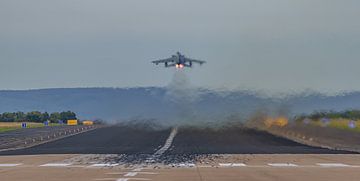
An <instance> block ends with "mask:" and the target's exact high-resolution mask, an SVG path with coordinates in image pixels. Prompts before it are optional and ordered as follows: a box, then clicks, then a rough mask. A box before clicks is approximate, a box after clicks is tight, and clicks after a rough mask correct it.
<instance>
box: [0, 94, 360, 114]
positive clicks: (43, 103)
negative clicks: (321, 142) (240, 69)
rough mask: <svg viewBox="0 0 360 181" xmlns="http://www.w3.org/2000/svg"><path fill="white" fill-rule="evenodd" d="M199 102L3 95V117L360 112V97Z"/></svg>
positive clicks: (216, 97)
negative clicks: (11, 114)
mask: <svg viewBox="0 0 360 181" xmlns="http://www.w3.org/2000/svg"><path fill="white" fill-rule="evenodd" d="M185 94H186V93H185ZM170 96H171V95H170ZM172 96H173V95H172ZM195 97H196V99H194V100H190V101H189V100H187V101H180V102H176V101H175V102H174V100H172V99H171V97H169V94H168V91H167V89H165V88H159V87H145V88H61V89H40V90H21V91H0V102H1V104H0V112H6V111H11V112H13V111H25V112H27V111H33V110H39V111H48V112H55V111H66V110H71V111H74V112H76V113H77V114H78V115H79V117H80V118H82V119H86V118H88V119H94V118H100V119H104V120H113V121H114V120H126V119H134V118H149V119H151V118H156V119H175V118H176V117H193V116H197V117H202V118H203V119H212V118H219V119H220V117H227V116H232V115H236V116H237V115H240V116H248V115H249V114H251V113H253V112H255V111H258V110H267V111H269V112H275V113H277V112H285V113H286V114H297V113H309V112H313V111H314V110H336V111H339V110H344V109H351V108H355V109H360V92H353V93H347V94H344V95H338V96H324V95H321V94H317V93H313V94H306V95H305V94H304V95H294V96H291V97H287V98H282V99H279V98H278V99H273V98H266V97H261V96H258V95H257V94H254V93H252V92H249V91H232V92H221V93H220V92H215V91H211V90H198V94H196V96H195ZM180 99H181V96H180Z"/></svg>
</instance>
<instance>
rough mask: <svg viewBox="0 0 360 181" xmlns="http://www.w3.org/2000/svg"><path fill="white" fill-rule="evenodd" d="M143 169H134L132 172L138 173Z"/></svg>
mask: <svg viewBox="0 0 360 181" xmlns="http://www.w3.org/2000/svg"><path fill="white" fill-rule="evenodd" d="M142 169H143V168H135V169H134V170H132V171H133V172H140V171H141V170H142Z"/></svg>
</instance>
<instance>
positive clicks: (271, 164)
mask: <svg viewBox="0 0 360 181" xmlns="http://www.w3.org/2000/svg"><path fill="white" fill-rule="evenodd" d="M268 165H269V166H273V167H297V166H298V165H296V164H293V163H268Z"/></svg>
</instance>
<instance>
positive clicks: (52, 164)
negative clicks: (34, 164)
mask: <svg viewBox="0 0 360 181" xmlns="http://www.w3.org/2000/svg"><path fill="white" fill-rule="evenodd" d="M70 165H72V164H71V163H46V164H43V165H40V167H67V166H70Z"/></svg>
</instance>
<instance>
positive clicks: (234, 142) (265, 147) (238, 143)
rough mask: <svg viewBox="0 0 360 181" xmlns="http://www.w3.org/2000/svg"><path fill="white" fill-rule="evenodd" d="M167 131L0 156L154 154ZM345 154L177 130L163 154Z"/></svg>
mask: <svg viewBox="0 0 360 181" xmlns="http://www.w3.org/2000/svg"><path fill="white" fill-rule="evenodd" d="M170 131H171V130H170V129H161V130H157V129H149V128H146V127H133V126H126V125H121V126H109V127H104V128H99V129H96V130H93V131H89V132H86V133H82V134H78V135H75V136H71V137H67V138H63V139H60V140H57V141H54V142H50V143H46V144H42V145H38V146H34V147H31V148H27V149H21V150H15V151H8V152H0V154H1V155H14V154H15V155H32V154H128V155H137V154H154V153H155V152H156V151H158V150H159V149H160V148H161V147H162V146H164V144H165V142H166V141H167V139H168V137H169V135H170ZM283 153H291V154H340V153H341V154H345V153H351V152H347V151H337V150H329V149H324V148H317V147H311V146H307V145H302V144H299V143H296V142H293V141H291V140H287V139H284V138H280V137H277V136H274V135H271V134H269V133H266V132H262V131H257V130H252V129H248V128H240V127H239V128H227V129H202V128H188V127H187V128H179V129H178V131H177V134H176V135H173V138H172V139H171V143H167V148H166V150H163V151H162V152H161V154H164V155H191V154H194V155H196V154H283Z"/></svg>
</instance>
